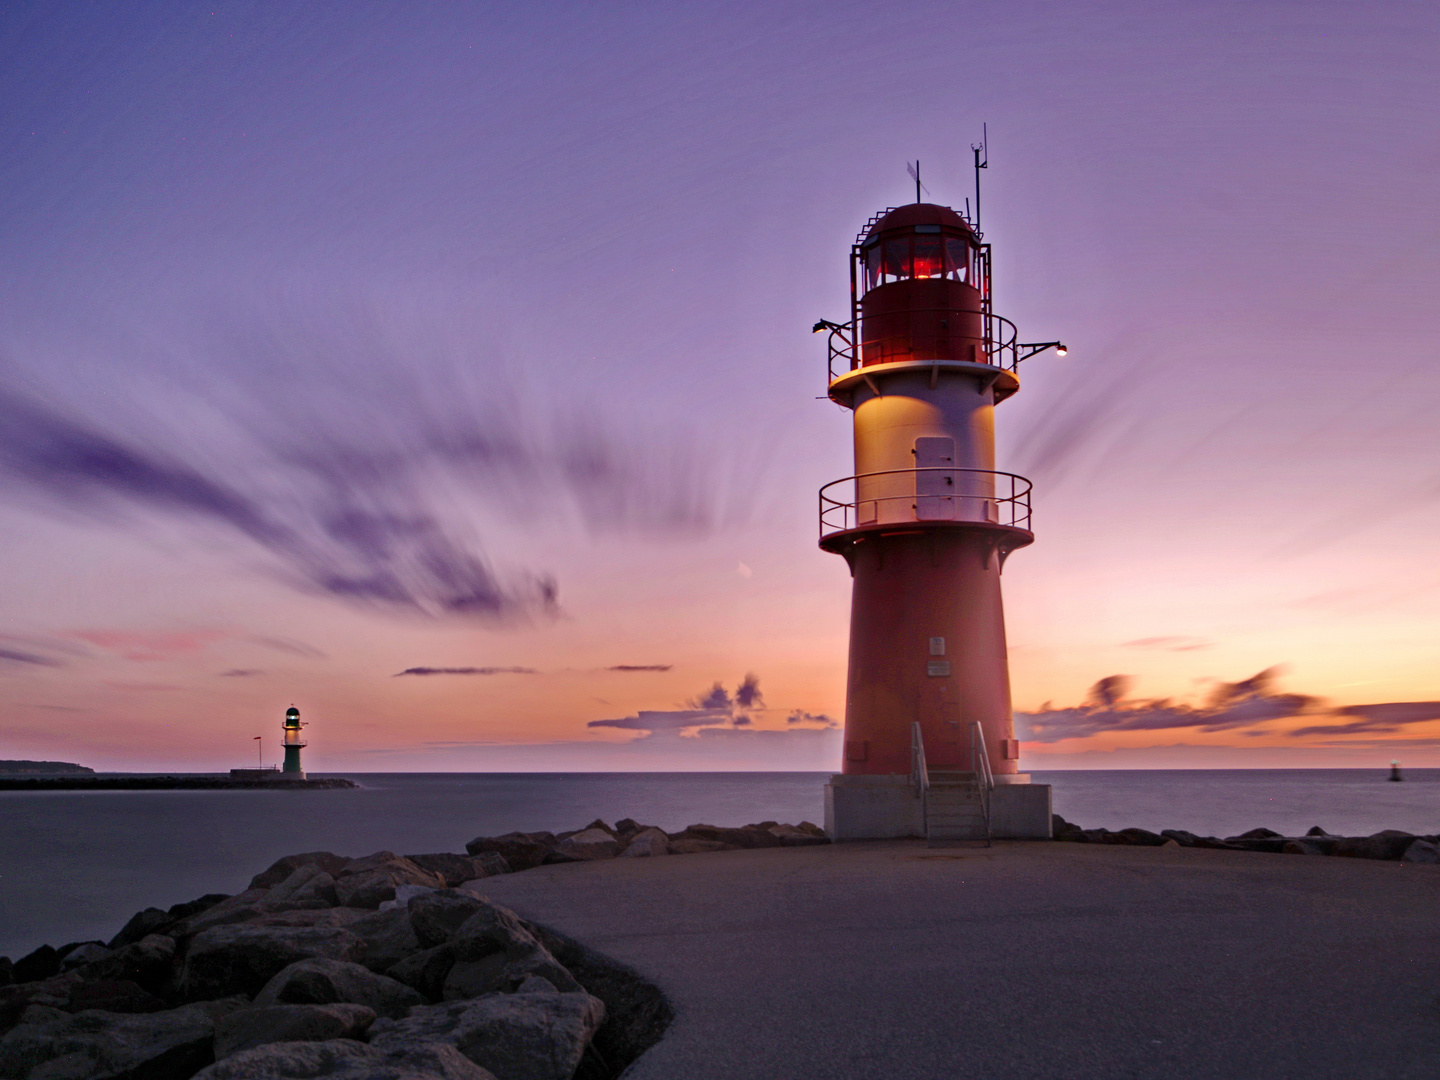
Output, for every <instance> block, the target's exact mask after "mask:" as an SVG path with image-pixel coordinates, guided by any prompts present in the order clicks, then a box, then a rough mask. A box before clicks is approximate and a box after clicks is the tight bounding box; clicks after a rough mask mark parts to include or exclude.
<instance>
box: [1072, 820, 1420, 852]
mask: <svg viewBox="0 0 1440 1080" xmlns="http://www.w3.org/2000/svg"><path fill="white" fill-rule="evenodd" d="M1052 826H1053V828H1052V832H1053V838H1054V839H1056V840H1064V841H1069V842H1071V843H1077V844H1130V845H1134V846H1136V847H1164V846H1166V845H1174V846H1177V847H1195V848H1216V849H1219V850H1223V851H1260V852H1265V853H1268V854H1273V855H1339V856H1341V857H1348V858H1352V859H1391V860H1395V861H1399V862H1410V863H1440V835H1437V836H1417V835H1415V834H1414V833H1407V832H1400V831H1399V830H1398V829H1386V830H1384V831H1383V832H1378V833H1373V834H1372V835H1370V836H1333V835H1331V834H1330V833H1328V832H1326V831H1325V830H1324V829H1322V828H1321V827H1320V826H1318V825H1316V826H1315V827H1313V828H1312V829H1311V830H1310V831H1309V832H1307V833H1306V834H1305V835H1304V836H1282V835H1281V834H1280V833H1278V832H1275V831H1274V830H1272V829H1264V828H1261V829H1251V830H1250V831H1249V832H1246V833H1241V834H1240V835H1239V836H1227V837H1225V838H1224V839H1221V838H1220V837H1218V836H1196V835H1195V834H1194V833H1192V832H1186V831H1185V830H1184V829H1163V830H1161V831H1160V832H1158V833H1156V832H1151V831H1150V830H1148V829H1121V830H1119V831H1118V832H1111V831H1110V830H1109V829H1082V828H1081V827H1080V826H1079V825H1076V824H1074V823H1072V822H1069V821H1066V820H1065V819H1064V818H1063V817H1061V816H1060V815H1059V814H1055V815H1053V818H1052Z"/></svg>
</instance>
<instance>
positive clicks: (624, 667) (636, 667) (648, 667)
mask: <svg viewBox="0 0 1440 1080" xmlns="http://www.w3.org/2000/svg"><path fill="white" fill-rule="evenodd" d="M672 667H674V665H673V664H612V665H611V666H610V667H607V668H606V669H605V670H606V671H669V670H670V669H671V668H672Z"/></svg>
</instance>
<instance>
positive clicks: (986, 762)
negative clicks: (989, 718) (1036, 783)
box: [917, 720, 995, 844]
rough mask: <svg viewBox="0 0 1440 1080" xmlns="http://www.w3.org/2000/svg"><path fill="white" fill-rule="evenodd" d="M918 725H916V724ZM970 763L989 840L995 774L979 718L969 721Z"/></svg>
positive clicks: (987, 841) (986, 837)
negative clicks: (991, 798) (991, 794)
mask: <svg viewBox="0 0 1440 1080" xmlns="http://www.w3.org/2000/svg"><path fill="white" fill-rule="evenodd" d="M917 726H918V725H917ZM970 763H971V767H972V768H973V769H974V772H975V780H976V785H977V786H978V787H979V788H980V810H981V812H982V813H983V814H984V816H985V842H986V843H987V844H988V843H989V842H990V793H991V792H992V791H994V790H995V774H994V772H993V771H991V769H990V754H989V752H988V751H987V750H986V748H985V729H984V728H982V727H981V726H980V721H979V720H972V721H971V722H970Z"/></svg>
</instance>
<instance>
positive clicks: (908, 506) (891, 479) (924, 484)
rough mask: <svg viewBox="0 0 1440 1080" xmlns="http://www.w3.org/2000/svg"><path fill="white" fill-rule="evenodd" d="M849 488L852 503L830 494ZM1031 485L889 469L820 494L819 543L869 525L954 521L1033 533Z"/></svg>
mask: <svg viewBox="0 0 1440 1080" xmlns="http://www.w3.org/2000/svg"><path fill="white" fill-rule="evenodd" d="M841 484H850V485H851V488H850V491H849V495H850V498H849V499H843V498H840V497H839V495H840V493H839V492H836V493H835V494H832V491H834V490H835V489H836V488H838V487H839V486H840V485H841ZM1030 489H1031V484H1030V481H1029V480H1026V479H1025V478H1024V477H1023V476H1016V475H1015V474H1014V473H1005V472H994V471H992V470H989V469H956V468H951V467H948V466H942V467H938V468H924V469H887V470H885V471H883V472H873V473H860V474H858V475H856V476H847V477H844V478H843V479H840V480H833V481H831V482H830V483H828V484H826V485H825V486H824V487H822V488H821V489H820V537H821V539H822V540H823V539H824V538H825V537H827V536H830V535H832V534H834V533H840V532H849V531H850V530H851V529H859V528H864V527H866V526H870V525H904V524H909V523H912V522H931V521H941V522H943V521H955V522H967V521H968V522H974V523H976V524H989V525H1007V526H1009V527H1011V528H1015V529H1025V530H1027V531H1029V529H1030Z"/></svg>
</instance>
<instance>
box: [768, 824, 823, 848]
mask: <svg viewBox="0 0 1440 1080" xmlns="http://www.w3.org/2000/svg"><path fill="white" fill-rule="evenodd" d="M765 831H766V832H768V833H769V834H770V835H771V836H773V837H775V838H776V839H777V840H779V841H780V846H781V847H811V846H814V845H816V844H828V843H830V838H829V837H828V836H824V835H821V836H816V835H815V834H814V833H812V832H808V831H807V830H805V829H802V828H800V827H799V826H798V825H771V826H770V827H769V828H767V829H766V830H765Z"/></svg>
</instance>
